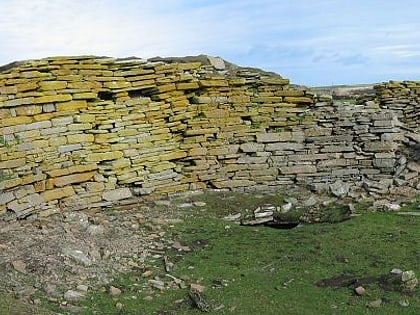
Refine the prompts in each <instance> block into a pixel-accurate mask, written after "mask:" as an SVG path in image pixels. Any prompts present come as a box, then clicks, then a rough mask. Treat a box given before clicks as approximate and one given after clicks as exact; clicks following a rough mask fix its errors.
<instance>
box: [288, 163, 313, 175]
mask: <svg viewBox="0 0 420 315" xmlns="http://www.w3.org/2000/svg"><path fill="white" fill-rule="evenodd" d="M316 171H317V169H316V167H315V166H313V165H300V166H298V165H297V166H283V167H280V173H281V174H285V175H288V174H308V173H316Z"/></svg>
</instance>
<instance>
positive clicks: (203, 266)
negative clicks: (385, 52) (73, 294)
mask: <svg viewBox="0 0 420 315" xmlns="http://www.w3.org/2000/svg"><path fill="white" fill-rule="evenodd" d="M191 199H192V200H191V201H197V200H204V201H206V202H207V206H206V207H192V208H186V209H182V210H181V211H182V214H183V215H184V219H185V223H181V224H177V225H174V226H173V227H171V228H168V233H170V234H172V235H173V237H174V239H175V240H177V241H179V242H180V243H181V244H183V245H187V246H189V247H190V248H191V249H192V251H191V252H189V253H185V252H182V253H180V252H177V251H175V250H170V251H168V252H167V254H166V255H167V256H168V258H169V260H170V261H171V262H173V263H174V269H173V270H172V271H171V272H170V274H171V275H172V276H175V277H176V278H179V279H184V280H185V283H186V284H187V285H188V284H191V283H199V284H201V285H203V286H204V287H205V288H206V290H205V292H204V297H205V299H206V301H207V302H208V303H209V304H210V306H211V310H210V312H209V313H208V314H245V315H246V314H250V315H252V314H267V315H269V314H286V315H288V314H291V315H294V314H296V315H305V314H308V315H313V314H349V315H350V314H351V315H353V314H356V315H357V314H387V315H388V314H413V315H414V314H420V289H419V287H417V289H416V290H415V291H414V292H412V293H410V294H408V293H401V292H399V291H386V290H384V289H382V288H381V287H380V286H379V285H378V284H370V285H367V286H366V289H367V293H368V294H367V295H366V296H356V295H355V294H354V293H353V292H352V290H351V289H349V288H346V287H345V288H328V287H327V288H322V287H318V286H317V285H316V282H317V281H319V280H321V279H326V278H331V277H334V276H338V275H340V274H343V273H352V274H354V275H355V276H357V277H360V278H364V277H369V276H380V275H384V274H388V273H389V271H390V270H391V269H393V268H399V269H402V270H414V271H415V273H416V275H417V276H418V277H420V264H419V262H420V217H415V216H399V215H397V214H394V213H364V214H363V215H362V216H360V217H356V218H354V219H351V220H348V221H344V222H341V223H335V224H331V223H323V224H314V225H303V226H299V227H297V228H294V229H290V230H281V229H273V228H269V227H264V226H254V227H250V226H240V225H237V224H234V223H231V222H226V221H223V220H221V219H220V218H221V217H223V216H224V215H226V214H228V213H237V212H238V211H240V210H242V211H244V210H245V209H246V208H248V209H251V210H252V209H255V207H257V206H258V205H262V204H264V203H271V204H275V205H278V204H281V202H283V197H282V196H279V195H272V196H260V198H255V195H254V196H253V195H244V194H232V193H226V194H220V193H219V194H205V195H201V196H194V197H191ZM180 202H182V201H180ZM184 202H185V200H184ZM410 207H411V208H410ZM406 209H412V210H414V209H415V206H408V207H407V208H406ZM406 209H404V210H406ZM164 210H165V209H162V211H164ZM172 210H173V209H172ZM172 210H171V209H166V210H165V211H172ZM147 269H151V270H153V271H154V275H153V276H158V277H159V278H160V279H161V280H164V281H165V282H169V283H171V281H169V278H168V277H167V276H165V272H164V264H163V260H162V259H161V260H159V259H158V260H156V261H155V262H149V266H148V268H147ZM143 271H144V270H139V271H138V272H131V273H129V274H122V275H119V276H118V277H117V278H116V279H115V282H114V285H115V286H117V287H119V288H121V289H122V294H121V296H119V297H116V298H111V297H110V296H109V294H108V293H107V292H103V293H93V294H91V295H90V296H89V297H88V298H87V299H86V300H85V301H84V302H82V303H81V305H82V306H86V307H87V310H86V311H85V312H84V313H81V314H84V315H88V314H89V315H90V314H104V315H106V314H127V315H134V314H161V315H163V314H201V312H200V311H199V310H198V309H196V308H193V307H192V306H191V303H190V301H189V298H188V290H189V289H188V287H187V288H183V289H180V288H170V289H166V290H163V291H159V290H157V289H150V288H149V286H148V285H147V281H148V279H150V278H143V277H141V274H142V272H143ZM153 276H152V278H153ZM378 298H381V299H382V300H383V301H384V304H383V305H381V306H379V307H378V308H367V307H366V303H368V302H370V301H373V300H376V299H378ZM402 300H407V301H408V302H409V306H408V307H402V306H401V305H399V302H400V301H402ZM117 303H121V304H122V305H123V306H122V309H121V310H118V309H117V308H116V304H117ZM61 312H63V311H62V310H61Z"/></svg>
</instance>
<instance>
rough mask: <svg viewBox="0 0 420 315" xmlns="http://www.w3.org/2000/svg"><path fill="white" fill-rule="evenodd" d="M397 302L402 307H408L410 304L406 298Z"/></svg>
mask: <svg viewBox="0 0 420 315" xmlns="http://www.w3.org/2000/svg"><path fill="white" fill-rule="evenodd" d="M398 304H400V305H401V306H402V307H409V306H410V302H409V301H408V300H401V301H399V302H398Z"/></svg>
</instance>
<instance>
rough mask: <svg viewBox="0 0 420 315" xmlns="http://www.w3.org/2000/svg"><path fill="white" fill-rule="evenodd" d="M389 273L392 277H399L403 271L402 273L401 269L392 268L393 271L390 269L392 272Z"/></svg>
mask: <svg viewBox="0 0 420 315" xmlns="http://www.w3.org/2000/svg"><path fill="white" fill-rule="evenodd" d="M390 273H391V274H392V275H400V274H402V273H403V271H402V270H401V269H397V268H394V269H392V270H391V271H390Z"/></svg>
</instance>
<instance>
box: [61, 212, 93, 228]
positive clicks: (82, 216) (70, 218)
mask: <svg viewBox="0 0 420 315" xmlns="http://www.w3.org/2000/svg"><path fill="white" fill-rule="evenodd" d="M64 222H70V223H74V224H77V225H78V226H79V227H81V228H87V227H88V225H89V217H88V216H87V214H86V213H83V212H66V213H65V214H64Z"/></svg>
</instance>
